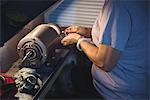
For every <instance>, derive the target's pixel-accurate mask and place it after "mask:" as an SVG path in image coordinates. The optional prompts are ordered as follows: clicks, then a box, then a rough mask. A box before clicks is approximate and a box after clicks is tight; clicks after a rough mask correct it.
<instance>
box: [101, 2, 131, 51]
mask: <svg viewBox="0 0 150 100" xmlns="http://www.w3.org/2000/svg"><path fill="white" fill-rule="evenodd" d="M110 8H111V12H109V13H110V14H109V16H107V15H103V16H107V17H108V19H107V22H106V23H101V24H104V25H105V27H104V29H103V31H102V33H101V34H103V35H102V37H101V38H99V43H101V44H107V45H110V46H111V47H112V48H115V49H117V50H119V51H123V50H124V49H125V46H126V44H127V41H128V39H129V36H130V32H131V18H130V15H129V12H128V11H127V9H125V7H124V6H123V5H121V4H117V3H116V4H113V5H111V7H109V9H110ZM105 11H108V10H107V6H106V8H105V10H104V14H107V13H108V12H105Z"/></svg>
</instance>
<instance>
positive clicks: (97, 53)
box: [61, 33, 120, 71]
mask: <svg viewBox="0 0 150 100" xmlns="http://www.w3.org/2000/svg"><path fill="white" fill-rule="evenodd" d="M80 37H81V36H80V35H79V34H76V33H71V34H68V35H67V36H66V37H65V38H63V40H62V41H61V42H62V44H63V45H68V44H74V43H77V41H78V40H79V38H80ZM80 47H81V48H82V50H83V51H84V53H85V54H86V55H87V56H88V58H89V59H90V60H91V61H92V62H93V63H94V64H95V65H97V66H98V67H99V68H101V69H103V70H104V71H111V70H112V69H113V68H114V67H115V65H116V63H117V61H118V59H119V57H120V52H119V51H118V50H116V49H114V48H112V47H111V46H108V45H104V44H100V45H99V46H95V45H93V44H90V43H89V42H87V41H81V42H80Z"/></svg>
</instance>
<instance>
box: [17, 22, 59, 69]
mask: <svg viewBox="0 0 150 100" xmlns="http://www.w3.org/2000/svg"><path fill="white" fill-rule="evenodd" d="M60 33H61V31H60V28H59V27H58V26H57V25H55V24H41V25H39V26H37V27H36V28H35V29H34V30H32V31H31V32H30V33H29V34H28V35H26V36H25V37H24V38H23V39H21V40H20V41H19V43H18V46H17V50H18V54H19V57H20V58H21V59H22V60H25V62H26V64H27V66H29V65H30V66H31V65H34V66H35V65H36V66H37V65H38V64H39V63H40V64H42V63H44V62H45V60H46V58H47V55H48V54H47V53H48V48H49V47H51V46H52V45H53V44H54V42H56V41H60V39H58V37H59V35H60Z"/></svg>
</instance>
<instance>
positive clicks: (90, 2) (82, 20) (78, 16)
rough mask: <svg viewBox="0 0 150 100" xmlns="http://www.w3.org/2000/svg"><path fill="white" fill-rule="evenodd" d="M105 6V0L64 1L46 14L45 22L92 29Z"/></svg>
mask: <svg viewBox="0 0 150 100" xmlns="http://www.w3.org/2000/svg"><path fill="white" fill-rule="evenodd" d="M103 4H104V0H64V1H63V2H62V3H61V4H60V5H59V6H58V7H57V8H56V9H55V10H54V11H52V12H47V13H46V14H45V22H46V23H48V22H52V23H57V24H58V25H60V26H70V25H72V24H79V25H81V26H86V27H92V25H93V23H94V21H95V19H96V17H97V16H98V14H99V13H100V12H101V10H102V7H103Z"/></svg>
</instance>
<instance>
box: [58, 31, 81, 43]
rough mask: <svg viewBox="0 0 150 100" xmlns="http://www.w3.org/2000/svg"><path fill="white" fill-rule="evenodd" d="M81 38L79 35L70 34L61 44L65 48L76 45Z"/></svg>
mask: <svg viewBox="0 0 150 100" xmlns="http://www.w3.org/2000/svg"><path fill="white" fill-rule="evenodd" d="M80 37H81V36H80V35H79V34H77V33H70V34H68V35H67V36H66V37H64V38H63V39H62V40H61V43H62V44H63V45H65V46H66V45H69V44H74V43H77V41H78V40H79V39H80Z"/></svg>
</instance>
